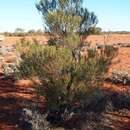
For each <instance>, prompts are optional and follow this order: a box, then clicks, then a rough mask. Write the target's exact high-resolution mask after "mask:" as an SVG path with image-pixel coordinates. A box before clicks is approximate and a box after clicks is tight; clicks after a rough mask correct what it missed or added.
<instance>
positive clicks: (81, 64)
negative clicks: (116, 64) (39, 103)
mask: <svg viewBox="0 0 130 130" xmlns="http://www.w3.org/2000/svg"><path fill="white" fill-rule="evenodd" d="M22 46H24V48H28V49H27V51H26V53H25V52H24V55H23V56H22V61H21V63H20V65H19V66H18V70H19V72H18V73H17V76H19V78H24V79H26V78H30V79H32V77H38V79H39V80H40V84H39V88H40V95H43V96H44V97H45V99H46V110H47V112H48V115H50V114H52V113H53V114H54V115H53V116H54V117H56V116H58V117H57V118H58V121H57V123H61V121H65V120H68V118H69V117H70V114H71V113H72V112H74V113H75V114H78V115H80V114H82V113H83V112H84V110H85V107H86V102H87V100H90V98H89V96H91V95H92V94H93V93H95V91H97V89H98V87H100V86H101V85H103V81H104V78H105V74H106V72H107V70H108V67H109V64H110V62H111V59H112V56H113V55H111V54H107V56H106V53H108V52H107V51H104V53H102V54H100V55H99V54H98V53H97V50H95V52H94V53H96V55H95V54H93V53H92V54H91V55H89V57H88V59H87V60H85V59H84V58H82V57H80V59H79V61H78V62H77V61H76V60H75V58H74V57H73V54H72V50H71V49H70V48H68V47H64V46H41V45H38V44H34V43H26V42H25V43H24V44H22ZM22 51H23V49H22ZM21 54H23V52H22V53H21ZM56 113H58V115H57V114H56ZM67 113H68V116H67V115H66V114H67ZM57 118H56V119H55V118H53V119H54V120H53V121H56V120H57ZM49 120H51V118H49ZM53 123H54V122H53Z"/></svg>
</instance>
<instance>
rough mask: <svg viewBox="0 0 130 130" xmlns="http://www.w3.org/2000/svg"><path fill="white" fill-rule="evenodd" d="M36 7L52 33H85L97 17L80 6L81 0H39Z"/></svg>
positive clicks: (61, 34)
mask: <svg viewBox="0 0 130 130" xmlns="http://www.w3.org/2000/svg"><path fill="white" fill-rule="evenodd" d="M36 7H37V9H38V10H39V11H40V12H41V13H42V15H43V16H44V21H45V23H46V24H45V25H46V27H45V29H46V30H48V31H49V32H51V33H52V32H53V34H54V35H58V36H59V35H60V36H64V35H66V34H67V33H70V32H78V33H79V34H85V33H86V32H87V31H88V29H89V28H90V27H94V26H95V25H96V24H97V21H98V20H97V17H96V16H95V14H94V13H93V12H89V11H88V10H87V9H86V8H83V7H82V0H52V1H49V0H40V1H39V2H37V4H36Z"/></svg>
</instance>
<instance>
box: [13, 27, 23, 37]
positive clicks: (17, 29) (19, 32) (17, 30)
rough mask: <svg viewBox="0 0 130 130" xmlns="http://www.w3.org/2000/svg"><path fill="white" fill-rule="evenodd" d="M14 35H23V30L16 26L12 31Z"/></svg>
mask: <svg viewBox="0 0 130 130" xmlns="http://www.w3.org/2000/svg"><path fill="white" fill-rule="evenodd" d="M14 35H15V36H24V35H25V31H24V29H22V28H16V29H15V32H14Z"/></svg>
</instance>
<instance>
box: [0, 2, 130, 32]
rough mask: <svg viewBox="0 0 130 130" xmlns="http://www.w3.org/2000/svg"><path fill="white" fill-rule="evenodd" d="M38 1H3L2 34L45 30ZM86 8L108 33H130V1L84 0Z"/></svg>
mask: <svg viewBox="0 0 130 130" xmlns="http://www.w3.org/2000/svg"><path fill="white" fill-rule="evenodd" d="M35 1H36V0H1V3H0V32H3V31H14V30H15V28H17V27H19V28H23V29H25V30H28V29H43V22H42V18H41V16H40V14H39V13H38V11H37V9H36V8H35ZM84 6H85V7H87V8H88V9H89V10H90V11H94V12H95V14H96V15H97V17H98V19H99V23H98V26H99V27H101V28H103V30H106V31H112V30H117V31H119V30H126V31H130V0H84Z"/></svg>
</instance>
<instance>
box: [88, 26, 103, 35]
mask: <svg viewBox="0 0 130 130" xmlns="http://www.w3.org/2000/svg"><path fill="white" fill-rule="evenodd" d="M101 33H102V29H101V28H100V27H91V28H89V31H88V32H87V35H91V34H96V35H99V34H101Z"/></svg>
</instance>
